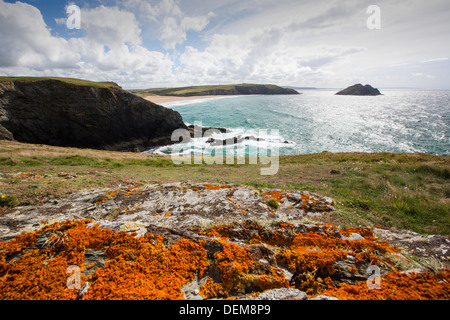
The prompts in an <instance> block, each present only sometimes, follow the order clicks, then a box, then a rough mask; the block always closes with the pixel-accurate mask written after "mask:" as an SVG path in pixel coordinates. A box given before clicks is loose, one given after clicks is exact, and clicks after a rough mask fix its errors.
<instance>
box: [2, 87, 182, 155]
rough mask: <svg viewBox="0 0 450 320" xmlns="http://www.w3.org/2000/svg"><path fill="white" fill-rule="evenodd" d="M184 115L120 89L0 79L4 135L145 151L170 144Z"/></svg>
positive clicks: (120, 149)
mask: <svg viewBox="0 0 450 320" xmlns="http://www.w3.org/2000/svg"><path fill="white" fill-rule="evenodd" d="M178 128H186V126H185V125H184V123H183V120H182V118H181V116H180V114H179V113H178V112H176V111H174V110H170V109H167V108H164V107H162V106H160V105H157V104H154V103H152V102H150V101H147V100H145V99H142V98H140V97H137V96H135V95H133V94H130V93H128V92H126V91H124V90H122V89H120V88H119V87H110V88H99V87H93V86H86V85H74V84H69V83H66V82H62V81H59V80H40V81H14V82H1V83H0V138H3V139H8V140H12V139H15V140H17V141H19V142H27V143H37V144H48V145H54V146H65V147H80V148H93V149H106V150H119V151H122V150H129V151H144V150H146V149H147V148H148V147H150V146H154V145H165V144H171V143H172V142H171V141H170V137H171V134H172V132H173V131H174V130H175V129H178Z"/></svg>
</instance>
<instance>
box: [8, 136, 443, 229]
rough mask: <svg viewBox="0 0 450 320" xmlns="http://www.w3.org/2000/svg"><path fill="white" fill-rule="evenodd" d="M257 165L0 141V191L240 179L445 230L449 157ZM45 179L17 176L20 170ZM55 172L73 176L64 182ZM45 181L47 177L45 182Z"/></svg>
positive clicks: (339, 157)
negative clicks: (179, 161) (183, 161)
mask: <svg viewBox="0 0 450 320" xmlns="http://www.w3.org/2000/svg"><path fill="white" fill-rule="evenodd" d="M261 167H262V166H261V165H248V164H246V165H237V164H234V165H225V164H224V165H205V164H203V165H174V164H173V163H172V161H171V159H170V157H169V156H151V155H144V154H133V153H119V152H107V151H95V150H82V149H75V148H58V147H50V146H40V145H29V144H20V143H16V142H6V141H1V142H0V172H1V173H2V174H0V193H1V194H4V195H14V196H15V197H16V198H17V199H18V202H19V203H20V204H26V203H32V204H39V203H45V202H46V201H48V199H49V198H57V197H61V196H64V195H66V194H68V193H70V192H75V191H78V190H84V189H86V188H87V189H89V188H98V187H107V188H108V187H111V188H114V187H115V186H117V185H118V184H122V185H125V184H134V185H136V184H151V183H171V182H178V181H184V182H189V183H211V184H239V185H248V186H251V187H254V188H256V189H260V190H261V189H285V190H300V191H301V190H307V191H311V192H314V193H317V194H319V195H323V196H329V197H331V198H333V199H334V200H335V202H336V206H337V208H338V210H337V211H336V212H335V213H334V214H333V215H331V216H324V219H325V221H326V222H330V223H334V224H337V225H341V226H342V227H350V226H357V225H373V224H376V225H381V226H385V227H389V228H401V229H410V230H413V231H416V232H420V233H429V234H444V235H450V179H449V170H450V156H435V155H429V154H398V153H392V154H391V153H370V154H368V153H319V154H307V155H298V156H282V157H280V169H279V171H278V173H277V174H276V175H274V176H261V175H260V168H261ZM23 172H28V173H33V174H39V175H41V176H45V175H48V178H41V179H38V180H33V179H20V178H17V177H16V175H17V174H18V173H23ZM59 172H67V173H70V174H74V175H76V178H75V179H68V180H65V179H62V178H59V177H58V176H57V174H58V173H59ZM45 181H47V182H45Z"/></svg>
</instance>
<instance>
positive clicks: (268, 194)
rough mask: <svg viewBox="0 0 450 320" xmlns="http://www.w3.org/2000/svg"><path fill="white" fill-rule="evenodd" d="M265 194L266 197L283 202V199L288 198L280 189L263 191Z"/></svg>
mask: <svg viewBox="0 0 450 320" xmlns="http://www.w3.org/2000/svg"><path fill="white" fill-rule="evenodd" d="M263 194H264V195H265V196H266V198H274V199H275V200H277V201H278V202H282V200H283V199H284V198H286V194H284V193H283V192H280V191H268V192H263Z"/></svg>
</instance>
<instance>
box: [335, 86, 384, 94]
mask: <svg viewBox="0 0 450 320" xmlns="http://www.w3.org/2000/svg"><path fill="white" fill-rule="evenodd" d="M336 94H337V95H350V96H379V95H381V93H380V91H379V90H378V89H376V88H373V87H372V86H370V85H368V84H366V85H365V86H363V85H362V84H360V83H358V84H355V85H353V86H351V87H348V88H346V89H344V90H341V91H339V92H338V93H336Z"/></svg>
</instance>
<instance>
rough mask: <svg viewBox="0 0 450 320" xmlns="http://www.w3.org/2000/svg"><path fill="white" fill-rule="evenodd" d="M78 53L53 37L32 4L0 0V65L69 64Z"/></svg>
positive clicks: (72, 62)
mask: <svg viewBox="0 0 450 320" xmlns="http://www.w3.org/2000/svg"><path fill="white" fill-rule="evenodd" d="M79 59H80V55H79V54H78V53H76V52H73V51H72V50H70V46H69V44H68V41H66V40H65V39H63V38H57V37H53V36H52V35H51V34H50V30H49V29H48V28H47V26H46V24H45V22H44V20H43V18H42V15H41V13H40V11H39V10H38V9H36V8H35V7H33V6H31V5H29V4H26V3H22V2H16V3H14V4H12V3H5V2H3V1H0V66H1V67H30V68H37V69H43V68H46V67H47V66H48V65H53V66H55V67H58V68H69V67H73V66H74V64H76V62H77V61H78V60H79Z"/></svg>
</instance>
